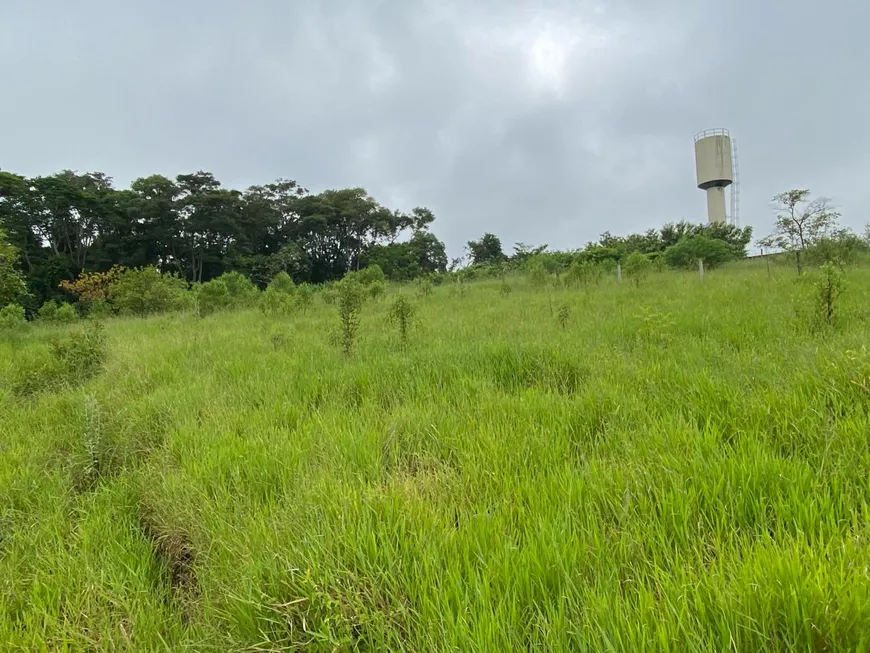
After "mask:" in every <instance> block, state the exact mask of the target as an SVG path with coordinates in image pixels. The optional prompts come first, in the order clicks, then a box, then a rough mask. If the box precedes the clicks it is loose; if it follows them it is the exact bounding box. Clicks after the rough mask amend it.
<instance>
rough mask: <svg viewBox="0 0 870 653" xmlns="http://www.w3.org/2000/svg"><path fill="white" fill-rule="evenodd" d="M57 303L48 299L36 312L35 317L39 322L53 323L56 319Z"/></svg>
mask: <svg viewBox="0 0 870 653" xmlns="http://www.w3.org/2000/svg"><path fill="white" fill-rule="evenodd" d="M57 307H58V303H57V302H56V301H54V300H53V299H49V300H48V301H47V302H45V303H44V304H43V305H42V306H40V307H39V310H38V311H37V312H36V317H37V319H38V320H40V321H41V322H54V321H55V319H56V318H57Z"/></svg>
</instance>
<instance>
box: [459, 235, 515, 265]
mask: <svg viewBox="0 0 870 653" xmlns="http://www.w3.org/2000/svg"><path fill="white" fill-rule="evenodd" d="M468 253H469V256H470V257H471V263H472V264H473V265H487V264H490V263H501V262H502V261H504V260H506V259H507V257H506V256H505V254H504V251H502V248H501V239H500V238H499V237H498V236H496V235H495V234H491V233H485V234H483V236H481V237H480V239H479V240H469V241H468Z"/></svg>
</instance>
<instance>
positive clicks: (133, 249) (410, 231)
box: [0, 170, 446, 305]
mask: <svg viewBox="0 0 870 653" xmlns="http://www.w3.org/2000/svg"><path fill="white" fill-rule="evenodd" d="M434 219H435V216H434V215H433V214H432V212H431V211H430V210H429V209H426V208H425V207H415V208H413V209H412V210H411V211H410V212H403V211H398V210H391V209H389V208H387V207H385V206H383V205H381V204H380V203H379V202H378V201H377V200H376V199H375V198H373V197H371V196H370V195H369V194H368V192H366V190H365V189H362V188H346V189H330V190H326V191H323V192H322V193H319V194H310V193H309V192H308V191H307V190H306V189H305V188H304V187H302V186H301V185H299V184H298V183H297V182H296V181H293V180H288V179H278V180H276V181H275V182H273V183H267V184H264V185H256V186H252V187H250V188H248V189H247V190H245V191H240V190H235V189H231V188H225V187H224V186H222V184H221V183H220V181H219V180H218V179H217V178H216V177H215V176H214V175H213V174H212V173H210V172H207V171H202V170H200V171H196V172H192V173H187V174H180V175H177V176H176V177H175V178H168V177H165V176H162V175H151V176H147V177H142V178H139V179H136V180H134V181H133V182H132V184H131V185H130V187H129V188H126V189H120V188H116V187H115V186H114V184H113V181H112V179H111V177H109V176H107V175H105V174H103V173H100V172H87V173H78V172H75V171H71V170H64V171H62V172H59V173H57V174H54V175H48V176H41V177H30V178H27V177H22V176H20V175H14V174H12V173H6V172H2V173H0V221H2V222H3V223H4V224H5V225H6V228H7V229H8V232H9V239H10V242H11V243H12V244H13V245H14V246H16V247H17V248H18V249H19V250H21V254H22V267H23V268H24V271H25V273H26V278H27V282H28V284H29V286H30V289H31V291H33V292H34V295H35V296H36V302H37V305H39V304H41V303H42V302H44V301H46V300H48V299H52V298H56V299H61V298H63V294H62V291H61V288H60V287H59V284H60V283H61V282H66V284H68V285H69V287H67V290H69V291H75V290H76V289H77V288H76V284H80V283H83V282H90V281H94V279H91V278H90V277H89V276H88V278H84V277H85V276H86V275H93V274H104V273H106V272H108V271H110V270H112V268H113V267H114V266H123V267H128V268H142V267H148V266H154V267H156V268H158V269H160V270H164V271H168V270H172V271H174V272H176V273H177V274H178V275H179V276H181V277H183V278H184V279H185V280H186V281H189V282H191V283H205V282H208V281H210V280H212V279H215V278H217V277H220V276H221V275H222V274H224V273H227V272H232V271H236V272H240V273H243V274H246V275H248V276H249V277H250V278H253V279H254V280H255V281H256V282H257V283H258V284H260V285H265V284H266V283H268V281H269V280H271V279H272V278H274V276H275V275H276V274H277V273H278V272H280V271H284V272H287V273H288V274H290V275H291V276H292V277H293V278H294V280H295V281H297V282H303V281H307V282H310V283H321V282H325V281H329V280H335V279H339V278H341V277H342V276H343V275H344V274H345V273H347V272H348V271H349V270H353V269H358V268H360V267H362V265H363V261H365V260H366V259H367V257H369V254H370V253H374V252H376V251H380V252H381V253H384V251H385V250H384V249H383V248H389V249H388V251H386V253H387V256H386V258H387V260H389V259H391V258H394V256H393V255H394V254H396V255H398V256H399V258H403V257H404V258H406V259H407V260H406V261H402V262H400V263H399V265H400V266H401V267H405V266H406V265H407V266H411V265H412V264H413V265H414V266H416V267H417V268H418V269H419V270H421V271H422V273H425V272H427V271H440V270H443V269H445V266H446V256H445V254H444V246H443V243H441V242H440V241H439V240H438V239H437V238H435V237H434V235H432V234H431V233H430V232H429V229H430V227H431V225H432V223H433V221H434ZM372 262H378V261H372ZM394 272H396V273H397V274H403V273H402V272H401V271H397V270H394ZM412 274H415V273H413V272H412ZM71 280H75V281H71ZM225 282H226V283H227V285H228V289H229V292H230V294H231V295H233V297H236V294H235V293H234V290H233V282H232V280H231V279H225ZM84 285H85V286H87V285H88V283H84ZM108 285H111V283H110V282H109V283H103V284H102V288H103V289H105V287H106V286H108ZM81 290H86V288H81ZM84 295H85V296H86V295H87V292H85V293H84ZM85 301H87V299H85Z"/></svg>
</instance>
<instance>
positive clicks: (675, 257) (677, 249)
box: [663, 234, 736, 268]
mask: <svg viewBox="0 0 870 653" xmlns="http://www.w3.org/2000/svg"><path fill="white" fill-rule="evenodd" d="M663 256H664V260H665V262H667V264H668V265H669V266H670V267H672V268H693V267H695V266H697V265H698V260H699V259H700V260H703V261H704V267H706V268H714V267H716V266H718V265H722V264H723V263H725V262H727V261H730V260H733V259H734V258H736V256H735V250H734V248H733V247H732V246H731V245H729V244H728V243H726V242H725V241H724V240H719V239H718V238H710V237H709V236H704V235H702V234H698V235H695V236H686V237H683V238H682V239H680V241H679V242H677V244H676V245H671V246H670V247H668V248H667V249H666V250H665V252H664V254H663Z"/></svg>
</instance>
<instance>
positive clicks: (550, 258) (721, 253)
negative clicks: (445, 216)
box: [466, 220, 752, 272]
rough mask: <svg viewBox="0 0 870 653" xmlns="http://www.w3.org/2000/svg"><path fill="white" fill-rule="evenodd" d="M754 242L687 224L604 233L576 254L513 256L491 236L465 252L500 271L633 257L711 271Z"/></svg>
mask: <svg viewBox="0 0 870 653" xmlns="http://www.w3.org/2000/svg"><path fill="white" fill-rule="evenodd" d="M751 240H752V227H743V228H740V227H737V226H735V225H730V224H693V223H691V222H688V221H685V220H683V221H679V222H671V223H668V224H665V225H664V226H663V227H662V228H661V229H649V230H647V231H645V232H644V233H639V234H630V235H627V236H614V235H613V234H611V233H610V232H609V231H605V232H604V233H603V234H601V236H600V237H599V239H598V240H597V241H594V242H590V243H587V244H586V246H585V247H583V248H581V249H576V250H568V251H555V250H552V251H551V250H549V248H548V246H547V245H541V246H537V247H533V246H530V245H526V244H525V243H517V244H516V245H515V246H514V251H513V253H512V254H511V255H508V254H506V253H505V252H504V250H503V248H502V244H501V240H500V239H499V237H498V236H496V235H495V234H492V233H486V234H484V235H483V236H482V237H481V238H480V239H478V240H471V241H469V242H468V244H467V247H466V251H467V256H468V260H469V262H470V263H471V264H472V265H476V266H491V265H500V266H507V267H517V266H522V265H524V264H526V263H528V262H529V261H531V260H536V261H540V262H542V263H543V264H544V265H545V267H546V268H547V269H549V270H550V271H552V272H558V271H559V270H565V269H568V268H569V267H570V266H571V265H572V264H574V263H578V264H590V265H604V266H608V265H610V266H613V267H615V266H616V263H618V262H621V261H625V260H627V259H628V257H630V256H631V255H632V254H635V253H637V254H640V255H642V256H644V257H645V258H647V259H649V261H650V262H651V263H652V262H656V261H659V262H660V263H661V264H663V265H667V266H670V267H674V268H681V267H689V266H692V265H696V264H697V261H698V259H704V261H705V263H706V264H708V265H709V266H716V265H721V264H722V263H725V262H727V261H731V260H736V259H741V258H744V257H745V256H746V247H747V246H748V245H749V242H750V241H751Z"/></svg>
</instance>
